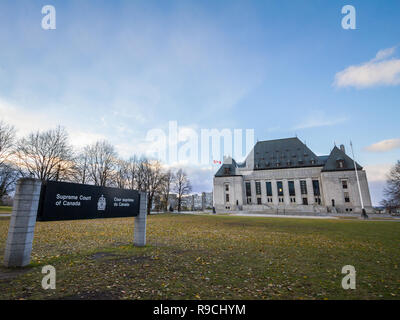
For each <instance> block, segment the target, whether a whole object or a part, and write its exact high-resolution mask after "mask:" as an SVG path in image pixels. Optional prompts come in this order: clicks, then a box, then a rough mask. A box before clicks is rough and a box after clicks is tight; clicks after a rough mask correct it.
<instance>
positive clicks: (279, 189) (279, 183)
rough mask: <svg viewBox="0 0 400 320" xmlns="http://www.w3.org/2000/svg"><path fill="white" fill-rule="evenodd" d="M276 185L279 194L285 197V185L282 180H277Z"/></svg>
mask: <svg viewBox="0 0 400 320" xmlns="http://www.w3.org/2000/svg"><path fill="white" fill-rule="evenodd" d="M276 186H277V188H278V196H279V197H283V185H282V181H277V182H276Z"/></svg>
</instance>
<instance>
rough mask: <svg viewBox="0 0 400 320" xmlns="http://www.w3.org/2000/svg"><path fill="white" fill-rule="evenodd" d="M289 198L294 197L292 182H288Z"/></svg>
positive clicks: (294, 191)
mask: <svg viewBox="0 0 400 320" xmlns="http://www.w3.org/2000/svg"><path fill="white" fill-rule="evenodd" d="M288 185H289V196H291V197H294V196H295V195H296V190H295V189H294V181H289V182H288Z"/></svg>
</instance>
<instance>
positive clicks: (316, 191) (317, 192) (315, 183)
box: [312, 180, 321, 197]
mask: <svg viewBox="0 0 400 320" xmlns="http://www.w3.org/2000/svg"><path fill="white" fill-rule="evenodd" d="M312 185H313V189H314V196H318V197H319V196H320V195H321V191H320V190H319V181H318V180H313V181H312Z"/></svg>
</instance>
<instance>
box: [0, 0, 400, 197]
mask: <svg viewBox="0 0 400 320" xmlns="http://www.w3.org/2000/svg"><path fill="white" fill-rule="evenodd" d="M49 4H50V5H54V6H55V8H56V12H57V29H56V30H48V31H45V30H43V29H42V28H41V19H42V17H43V15H42V14H41V9H42V7H43V6H44V5H49ZM347 4H350V5H353V6H354V7H355V8H356V17H357V29H356V30H344V29H343V28H342V27H341V19H342V17H343V15H342V13H341V8H342V7H343V6H344V5H347ZM399 18H400V2H399V1H396V0H393V1H388V0H386V1H372V0H371V1H353V0H350V1H337V0H333V1H326V0H304V1H293V0H290V1H282V0H280V1H277V0H274V1H266V0H263V1H254V0H253V1H244V0H243V1H234V0H229V1H228V0H219V1H215V0H214V1H204V0H196V1H188V0H186V1H168V0H165V1H161V0H158V1H148V0H146V1H133V0H131V1H100V0H91V1H81V0H80V1H70V0H62V1H51V0H47V1H37V0H35V1H32V0H30V1H21V0H15V1H8V0H7V1H6V0H3V1H1V3H0V43H1V47H0V48H1V50H0V117H1V119H3V120H5V121H7V122H11V123H12V124H14V125H15V126H16V127H17V128H18V130H19V132H20V134H21V135H23V134H25V133H27V132H29V131H31V130H37V129H47V128H51V127H55V126H56V125H58V124H61V125H63V126H65V127H66V128H67V130H68V131H69V133H70V135H71V142H72V143H74V144H75V145H77V146H82V145H84V144H86V143H91V142H93V141H95V140H97V139H108V140H110V141H111V142H112V143H114V144H115V145H116V147H117V149H118V151H119V152H120V154H121V155H123V156H124V157H128V156H129V155H132V154H134V153H141V152H143V150H144V149H146V144H144V143H143V141H144V140H145V136H146V132H147V131H148V130H150V129H153V128H162V129H166V128H167V127H168V121H170V120H175V121H178V124H179V126H182V127H189V128H194V129H195V130H199V129H201V128H217V129H222V128H231V129H234V128H242V129H246V128H254V130H255V137H256V138H258V139H259V140H266V139H274V138H285V137H292V136H295V135H296V134H297V135H298V137H299V138H301V139H302V140H303V141H304V140H305V141H306V142H307V145H308V146H309V147H310V148H311V149H312V150H313V151H314V152H316V153H317V154H328V153H329V152H330V149H331V148H332V147H333V144H334V142H336V143H337V144H341V143H344V144H345V145H346V146H347V148H348V149H349V141H350V139H351V140H352V141H353V144H354V147H355V153H356V158H357V160H358V161H359V162H360V163H361V164H362V165H364V166H365V168H366V169H367V174H368V178H369V180H370V187H371V193H372V197H373V199H374V202H375V204H376V203H377V202H378V201H379V199H380V197H381V190H382V186H383V184H384V182H383V181H384V179H385V173H386V172H387V170H388V168H389V167H390V165H391V164H393V163H394V162H395V161H396V160H398V159H400V140H399V139H400V130H399V128H398V123H399V119H400V108H399V107H400V106H399V101H400V66H399V63H400V62H399V59H400V47H398V46H399V45H400V36H399V30H400V19H399ZM390 48H392V50H387V51H382V50H385V49H390ZM378 52H380V53H381V54H380V55H378V57H377V53H378ZM335 79H336V81H335ZM386 140H388V141H386ZM385 141H386V142H385ZM188 170H189V171H190V173H191V174H192V176H193V178H192V180H193V182H194V184H195V190H197V191H202V190H211V183H212V172H213V171H215V170H216V167H212V166H210V167H209V168H198V167H195V166H194V167H188Z"/></svg>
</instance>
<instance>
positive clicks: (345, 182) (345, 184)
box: [342, 180, 347, 189]
mask: <svg viewBox="0 0 400 320" xmlns="http://www.w3.org/2000/svg"><path fill="white" fill-rule="evenodd" d="M342 187H343V189H347V180H342Z"/></svg>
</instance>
